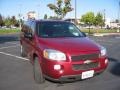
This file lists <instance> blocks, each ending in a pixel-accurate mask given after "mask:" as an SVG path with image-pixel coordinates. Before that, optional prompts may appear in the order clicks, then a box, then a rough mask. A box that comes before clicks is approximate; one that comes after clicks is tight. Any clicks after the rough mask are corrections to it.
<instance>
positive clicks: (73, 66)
mask: <svg viewBox="0 0 120 90" xmlns="http://www.w3.org/2000/svg"><path fill="white" fill-rule="evenodd" d="M20 44H21V55H22V56H27V57H28V58H29V59H30V61H31V63H32V64H33V72H34V73H33V74H34V79H35V81H36V82H37V83H43V82H44V81H45V78H47V79H50V80H53V81H59V82H69V81H76V80H80V79H87V78H91V77H93V76H95V75H96V74H98V73H101V72H103V71H104V70H105V69H106V67H107V65H108V58H107V53H106V49H105V48H104V47H103V46H100V45H99V44H97V43H95V42H94V41H92V40H90V39H89V38H88V37H86V35H85V34H84V33H83V32H81V31H80V30H79V29H78V28H77V27H76V26H75V25H74V24H73V23H70V22H66V21H55V20H52V21H50V20H28V21H26V22H25V23H24V25H23V27H22V30H21V35H20Z"/></svg>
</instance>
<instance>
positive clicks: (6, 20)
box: [5, 17, 12, 27]
mask: <svg viewBox="0 0 120 90" xmlns="http://www.w3.org/2000/svg"><path fill="white" fill-rule="evenodd" d="M11 25H12V23H11V19H10V17H7V18H6V19H5V26H7V27H10V26H11Z"/></svg>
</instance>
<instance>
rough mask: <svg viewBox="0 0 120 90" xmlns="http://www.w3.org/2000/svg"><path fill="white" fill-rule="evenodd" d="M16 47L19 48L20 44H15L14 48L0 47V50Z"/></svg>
mask: <svg viewBox="0 0 120 90" xmlns="http://www.w3.org/2000/svg"><path fill="white" fill-rule="evenodd" d="M17 46H20V44H16V45H15V46H8V47H1V48H0V49H5V48H11V47H17Z"/></svg>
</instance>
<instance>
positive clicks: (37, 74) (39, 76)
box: [33, 57, 45, 84]
mask: <svg viewBox="0 0 120 90" xmlns="http://www.w3.org/2000/svg"><path fill="white" fill-rule="evenodd" d="M33 73H34V80H35V82H36V83H38V84H42V83H44V82H45V78H44V77H43V73H42V69H41V67H40V63H39V61H38V58H37V57H36V58H35V60H34V65H33Z"/></svg>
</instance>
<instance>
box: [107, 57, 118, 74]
mask: <svg viewBox="0 0 120 90" xmlns="http://www.w3.org/2000/svg"><path fill="white" fill-rule="evenodd" d="M109 61H110V62H113V63H114V64H113V65H112V67H111V68H110V73H111V74H113V75H116V76H120V61H119V60H117V59H113V58H109Z"/></svg>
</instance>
